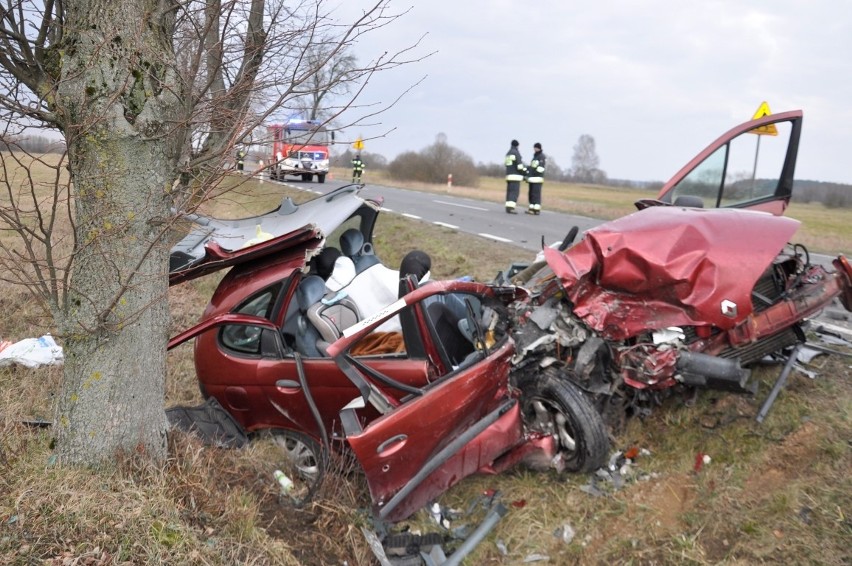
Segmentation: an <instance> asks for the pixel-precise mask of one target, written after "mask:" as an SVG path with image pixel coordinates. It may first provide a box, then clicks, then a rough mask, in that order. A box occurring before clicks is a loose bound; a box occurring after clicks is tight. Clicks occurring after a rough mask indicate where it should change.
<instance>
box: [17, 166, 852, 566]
mask: <svg viewBox="0 0 852 566" xmlns="http://www.w3.org/2000/svg"><path fill="white" fill-rule="evenodd" d="M368 181H369V182H373V179H368ZM432 189H433V190H445V189H446V188H445V187H444V188H442V187H433V188H432ZM453 190H454V191H456V190H457V191H465V192H464V194H466V195H468V194H470V193H472V191H473V190H471V189H463V188H454V189H453ZM546 190H547V191H548V192H547V193H546V195H547V197H546V198H547V199H549V200H547V201H546V203H550V202H553V203H554V205H553V206H555V203H556V202H557V194H556V193H557V188H556V187H552V188H546ZM564 190H565V194H564V195H562V196H560V197H559V198H560V199H562V200H561V201H560V202H562V201H564V202H565V203H566V205H565V206H570V207H574V206H576V207H578V208H579V207H588V208H583V209H582V210H583V212H580V211H579V210H572V211H573V212H577V213H581V214H589V215H593V214H591V212H588V211H589V210H596V209H598V208H599V209H601V210H604V209H606V210H609V206H608V204H611V205H612V206H613V207H622V206H623V207H626V209H630V202H632V200H633V199H632V198H631V199H630V202H626V201H625V202H623V203H622V202H621V199H620V198H619V197H618V195H617V194H615V192H609V191H608V190H607V191H603V190H602V189H600V188H597V187H586V188H583V187H580V188H576V189H574V188H565V189H564ZM476 191H481V192H482V195H483V198H485V197H488V198H493V199H495V200H498V201H500V200H502V187H501V186H500V183H496V182H495V185H494V186H493V187H491V186H483V187H482V188H480V189H476ZM476 194H477V195H479V194H480V193H479V192H477V193H476ZM282 195H283V190H282V188H281V187H279V186H275V185H272V184H270V183H265V184H263V185H256V184H254V183H246V184H243V185H241V186H239V187H238V188H237V189H235V190H233V191H231V192H230V193H228V195H227V198H224V199H222V200H220V201H219V202H218V203H217V204H216V205H215V206H212V207H211V208H210V209H209V210H208V212H210V213H212V214H216V215H219V216H230V217H237V216H246V215H248V214H252V213H257V212H261V211H265V210H268V209H270V208H272V207H274V206H275V205H276V204H277V202H279V201H280V199H281V197H282ZM583 195H585V196H583ZM604 195H605V197H604ZM294 198H297V199H298V198H305V196H304V194H301V195H300V194H294ZM550 199H552V200H550ZM609 199H612V202H611V203H608V201H609ZM616 201H618V202H617V203H616ZM615 215H616V216H617V215H618V214H615ZM791 215H793V211H792V210H791ZM593 216H597V215H593ZM815 216H816V217H819V215H818V214H815ZM838 222H839V224H838V225H839V226H842V227H843V228H844V229H848V228H849V225H850V224H852V222H849V221H848V220H846V221H843V220H840V221H838ZM844 223H845V226H844ZM819 226H821V225H820V224H815V228H814V230H817V231H819V228H818V227H819ZM822 226H825V225H822ZM0 237H3V238H5V237H7V236H6V235H2V234H0ZM835 237H836V238H839V239H838V240H837V241H841V242H846V245H847V246H848V245H849V241H850V240H849V239H848V238H847V239H845V240H843V239H842V238H841V236H839V235H836V236H835ZM376 245H377V253H378V255H379V257H381V258H382V259H383V260H384V261H385V262H386V263H387V264H389V265H396V264H398V261H399V258H401V256H402V255H403V254H404V253H405V252H406V251H407V250H408V249H411V248H413V247H418V248H421V249H425V250H426V251H428V252H429V253H430V255H432V257H433V264H434V269H433V273H434V275H435V276H436V277H437V278H442V277H455V276H458V275H462V274H471V275H474V276H475V277H476V278H478V279H483V280H485V279H490V278H491V277H492V276H493V274H494V272H495V270H496V269H499V268H501V267H503V266H505V265H507V264H508V263H509V262H510V261H512V260H517V259H520V260H526V259H529V258H528V255H529V254H528V252H524V251H522V250H519V249H517V248H514V247H510V246H505V245H500V244H496V243H493V242H487V241H484V240H479V239H477V238H473V237H470V236H466V235H462V234H459V233H456V232H453V231H450V230H447V229H444V228H439V227H435V226H431V225H428V224H419V223H418V224H414V223H412V222H411V221H408V220H405V221H403V220H402V219H400V218H399V217H395V216H392V215H384V216H382V217H381V219H380V224H379V225H378V226H377V231H376ZM812 246H814V247H815V245H812ZM216 280H217V278H216V277H215V276H213V277H209V278H205V279H201V280H197V281H194V282H190V283H188V284H184V285H180V286H178V287H176V288H174V289H172V290H171V293H170V303H171V307H172V313H173V328H174V329H175V331H177V330H179V329H181V328H185V327H186V326H188V325H189V324H192V323H193V322H194V321H195V320H197V318H198V316H199V315H200V313H201V310H202V309H203V307H204V305H205V304H206V302H207V299H208V298H209V296H210V294H211V293H212V290H213V289H214V288H215V284H216ZM0 305H2V306H3V307H4V313H5V315H6V316H5V317H4V319H3V320H2V322H0V336H2V337H3V338H6V339H21V338H24V337H28V336H35V335H38V334H39V333H41V332H44V331H49V330H50V325H49V323H48V322H47V319H46V318H44V316H42V314H41V313H40V312H38V310H37V309H36V307H35V306H34V305H33V304H32V302H30V301H28V299H27V296H26V294H25V293H24V292H23V291H22V290H20V289H18V288H14V287H10V286H9V285H8V284H6V283H0ZM812 369H813V370H814V371H816V372H817V374H818V377H817V378H816V379H813V380H812V379H808V378H806V377H804V376H803V375H802V374H799V373H797V372H794V373H793V375H792V377H791V379H790V382H789V384H788V387H787V388H786V389H785V390H784V391H783V393H782V394H781V396H780V397H779V399H778V401H777V402H776V403H775V406H774V407H773V410H772V412H771V413H770V414H769V417H768V418H767V420H766V422H765V423H764V424H763V425H758V424H756V423H755V421H754V415H755V413H756V411H757V409H758V408H759V406H760V403H761V402H762V400H763V398H764V397H765V395H766V393H767V391H768V389H769V388H770V386H771V384H772V381H773V379H774V376H775V374H776V373H777V371H778V367H777V366H772V367H767V368H759V369H758V370H757V374H758V377H759V379H760V381H761V389H760V391H759V393H758V395H757V396H756V397H755V398H751V397H743V396H734V395H726V394H721V393H704V394H702V395H700V396H698V397H697V398H696V399H675V398H672V399H670V400H669V402H668V403H667V404H666V405H665V406H662V407H659V408H658V409H657V410H656V411H655V412H654V413H653V414H651V415H650V416H648V417H647V418H644V419H641V420H640V419H633V420H631V421H629V422H628V424H627V426H626V428H625V429H624V430H623V431H619V432H618V433H617V435H616V436H615V437H614V439H613V440H614V446H615V447H616V448H617V449H622V450H627V449H630V448H637V449H640V450H642V452H641V454H640V456H638V457H637V459H636V460H635V462H634V465H633V466H631V467H630V468H629V469H627V470H626V471H627V475H626V476H625V482H624V485H623V486H622V487H621V488H620V489H614V487H613V486H612V485H610V484H606V483H604V484H601V486H600V487H601V491H602V492H603V495H602V496H600V497H595V496H593V495H590V494H589V493H587V491H586V486H587V484H589V482H590V476H585V475H581V476H568V477H560V476H558V475H556V474H547V473H533V472H529V471H525V470H517V471H514V472H512V473H508V474H504V475H501V476H482V477H473V478H468V479H466V480H465V481H463V482H462V483H460V484H459V485H458V486H456V487H455V488H453V489H452V490H450V491H449V492H448V493H446V494H445V495H444V496H443V497H441V499H440V503H441V504H442V505H443V506H445V507H447V508H450V509H457V510H460V511H464V512H467V511H470V513H469V514H466V515H464V516H462V517H459V518H456V519H454V520H453V522H452V526H453V527H460V526H462V525H467V526H469V527H475V526H476V524H477V522H478V521H479V520H481V518H482V514H483V510H482V507H481V506H479V505H476V504H475V503H476V502H477V501H478V500H479V499H480V496H481V495H482V493H483V492H485V491H487V490H497V491H499V497H500V498H501V500H502V501H503V502H504V503H505V504H506V506H507V507H508V508H509V512H508V514H507V515H506V516H505V518H504V519H503V520H502V521H500V523H498V525H497V526H496V528H495V529H494V531H493V532H492V533H491V535H490V536H489V537H488V538H487V539H486V540H485V541H484V542H483V543H482V544H481V545H479V547H478V548H477V549H476V551H475V552H474V554H473V555H472V556H471V557H470V558H469V559H468V560H467V561H466V562H465V564H470V565H480V564H494V565H514V564H521V563H524V561H525V560H526V559H528V558H530V557H533V556H547V557H548V558H549V560H548V562H546V563H547V564H584V565H585V564H665V565H669V564H671V565H680V564H695V565H706V564H730V565H747V564H748V565H750V564H826V565H840V564H849V563H852V546H850V544H849V541H850V540H852V518H850V513H852V479H850V474H849V470H850V468H852V445H850V438H852V380H850V377H852V362H850V360H849V358H843V357H840V356H831V357H825V356H822V357H818V358H816V359H815V361H814V365H813V367H812ZM60 379H61V370H60V369H57V368H47V369H36V370H29V369H26V368H21V367H13V368H0V563H2V564H15V565H18V564H20V565H30V564H50V565H57V566H58V565H65V564H68V565H72V564H86V565H98V566H101V565H108V564H109V565H111V564H217V565H219V564H221V565H230V564H283V565H289V564H294V565H295V564H303V565H326V564H338V565H339V564H343V563H344V561H345V563H347V564H349V565H356V564H357V565H361V564H364V565H367V564H375V563H376V562H375V560H374V559H372V557H371V556H372V555H371V552H370V550H369V548H368V546H367V544H366V542H365V541H364V539H363V537H362V535H361V532H360V527H361V526H365V525H369V521H368V515H367V513H366V511H365V509H366V508H367V506H368V503H369V502H368V498H367V494H366V487H365V485H364V481H363V478H362V476H361V475H360V474H359V473H358V471H357V469H355V468H354V467H352V465H351V464H349V463H347V462H346V461H339V462H336V472H335V474H334V476H333V477H331V478H329V481H326V482H325V484H324V487H323V490H322V492H321V493H320V496H319V497H318V498H317V500H316V501H315V502H314V503H313V504H311V505H309V506H308V507H306V508H304V509H293V508H290V507H285V506H281V505H279V502H278V499H277V496H276V489H275V485H274V483H273V481H272V479H271V478H270V477H269V475H268V471H267V470H265V468H264V466H263V456H262V454H263V453H262V452H261V451H260V449H259V448H258V447H252V448H249V449H246V450H230V451H229V450H219V449H213V448H206V447H203V446H201V445H200V444H199V443H198V442H197V441H195V440H194V439H192V438H190V437H186V436H184V435H181V434H177V433H175V434H173V435H172V438H171V440H170V458H169V461H168V462H167V463H166V464H165V465H163V466H162V467H151V466H149V465H146V464H144V463H143V462H140V461H138V460H136V459H134V458H132V457H122V458H121V459H120V462H121V463H120V465H119V467H118V468H117V469H116V470H115V471H112V472H93V471H88V470H80V469H64V468H58V467H55V466H52V465H51V454H52V449H51V431H50V429H49V428H39V427H33V426H28V425H24V424H22V421H24V420H32V419H46V420H49V419H51V418H52V412H53V398H54V395H55V393H56V391H58V387H59V382H60ZM200 401H201V398H200V395H199V393H198V388H197V385H196V381H195V377H194V373H193V369H192V362H191V348H190V347H186V346H184V347H182V348H178V349H177V350H176V351H174V352H173V353H171V354H170V356H169V375H168V379H167V405H169V406H171V405H175V404H196V403H199V402H200ZM699 453H702V454H707V455H709V456H710V457H711V460H710V462H709V463H707V464H704V465H703V466H702V467H701V469H700V470H698V471H696V467H695V463H696V455H697V454H699ZM566 525H568V526H570V527H571V529H572V530H573V531H574V532H575V533H576V534H575V536H574V538H573V540H571V542H570V543H569V542H565V540H564V539H563V538H560V537H557V536H555V535H554V533H559V532H562V530H563V529H564V527H565V526H566ZM404 527H407V528H409V529H410V530H411V531H417V530H420V531H423V532H426V531H435V530H437V526H436V525H435V524H434V523H432V522H431V520H430V519H429V518H428V515H427V514H426V513H425V512H421V513H418V514H417V515H415V516H414V517H413V518H412V519H411V520H410V521H407V522H405V523H404V524H403V525H399V526H397V528H398V529H399V528H404ZM498 542H499V543H500V544H499V545H498ZM501 548H505V554H504V553H503V552H502V551H501ZM541 563H545V562H541Z"/></svg>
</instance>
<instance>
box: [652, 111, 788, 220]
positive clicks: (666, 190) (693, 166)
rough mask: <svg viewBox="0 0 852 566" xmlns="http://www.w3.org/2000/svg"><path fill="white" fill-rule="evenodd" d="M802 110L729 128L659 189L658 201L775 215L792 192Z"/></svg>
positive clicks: (779, 213)
mask: <svg viewBox="0 0 852 566" xmlns="http://www.w3.org/2000/svg"><path fill="white" fill-rule="evenodd" d="M801 129H802V111H801V110H793V111H790V112H783V113H780V114H774V115H770V116H765V117H763V118H760V119H757V120H750V121H748V122H744V123H742V124H740V125H739V126H736V127H734V128H731V129H730V130H729V131H728V132H726V133H725V134H723V135H722V136H720V137H719V138H718V139H717V140H716V141H714V142H713V143H711V144H710V145H709V146H707V147H706V148H705V149H704V150H703V151H702V152H701V153H699V154H698V155H697V156H696V157H695V158H694V159H692V160H691V161H690V162H689V163H687V164H686V165H685V166H684V167H683V168H682V169H681V170H680V171H678V172H677V174H675V175H674V177H672V178H671V179H670V180H669V181H668V182H667V183H666V184H665V185H663V188H662V189H661V190H660V193H659V196H658V197H657V198H658V199H659V200H660V201H663V202H666V203H670V204H675V205H684V206H699V207H704V208H721V207H729V208H748V209H752V210H762V211H764V212H769V213H772V214H775V215H776V216H780V215H782V214H783V213H784V211H785V210H786V209H787V205H788V204H789V202H790V195H791V194H792V192H793V178H794V174H795V169H796V156H797V153H798V150H799V137H800V135H801Z"/></svg>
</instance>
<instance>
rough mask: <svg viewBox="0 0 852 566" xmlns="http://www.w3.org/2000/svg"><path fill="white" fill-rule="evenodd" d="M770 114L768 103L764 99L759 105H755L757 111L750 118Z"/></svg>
mask: <svg viewBox="0 0 852 566" xmlns="http://www.w3.org/2000/svg"><path fill="white" fill-rule="evenodd" d="M771 114H772V112H770V111H769V104H768V103H767V102H766V101H765V100H764V101H763V102H761V103H760V106H758V107H757V112H755V113H754V116H752V117H751V119H752V120H757V119H758V118H763V117H764V116H770V115H771Z"/></svg>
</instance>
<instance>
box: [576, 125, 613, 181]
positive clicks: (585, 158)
mask: <svg viewBox="0 0 852 566" xmlns="http://www.w3.org/2000/svg"><path fill="white" fill-rule="evenodd" d="M598 165H600V159H599V158H598V153H597V151H596V150H595V138H593V137H592V136H590V135H589V134H583V135H581V136H580V138H579V139H578V140H577V143H576V144H575V145H574V155H573V157H572V158H571V176H572V177H573V178H574V180H575V181H580V182H583V183H602V182H604V181H605V180H606V173H605V172H604V171H602V170H601V169H599V168H598Z"/></svg>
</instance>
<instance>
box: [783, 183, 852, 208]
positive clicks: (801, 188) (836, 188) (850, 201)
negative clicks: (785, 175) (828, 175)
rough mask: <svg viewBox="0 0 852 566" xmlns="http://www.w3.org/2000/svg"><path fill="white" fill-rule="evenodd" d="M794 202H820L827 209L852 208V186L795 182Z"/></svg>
mask: <svg viewBox="0 0 852 566" xmlns="http://www.w3.org/2000/svg"><path fill="white" fill-rule="evenodd" d="M793 201H794V202H801V203H809V202H820V203H822V204H823V205H825V206H826V207H827V208H852V185H843V184H840V183H827V182H823V181H795V182H794V183H793Z"/></svg>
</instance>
